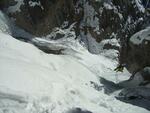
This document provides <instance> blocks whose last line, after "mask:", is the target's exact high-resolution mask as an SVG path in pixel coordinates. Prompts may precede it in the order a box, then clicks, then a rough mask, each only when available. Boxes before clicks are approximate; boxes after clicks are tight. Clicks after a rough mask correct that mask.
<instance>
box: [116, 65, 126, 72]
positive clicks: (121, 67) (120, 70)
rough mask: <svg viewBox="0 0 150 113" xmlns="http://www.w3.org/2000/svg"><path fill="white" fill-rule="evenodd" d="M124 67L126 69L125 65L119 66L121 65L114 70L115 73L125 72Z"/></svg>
mask: <svg viewBox="0 0 150 113" xmlns="http://www.w3.org/2000/svg"><path fill="white" fill-rule="evenodd" d="M124 67H125V64H119V65H118V66H117V67H116V68H115V69H114V71H116V72H123V70H124Z"/></svg>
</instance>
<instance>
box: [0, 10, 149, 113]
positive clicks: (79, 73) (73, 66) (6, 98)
mask: <svg viewBox="0 0 150 113" xmlns="http://www.w3.org/2000/svg"><path fill="white" fill-rule="evenodd" d="M8 23H9V21H7V19H6V18H5V16H4V14H3V13H2V12H0V113H150V111H149V110H148V108H149V107H150V106H149V105H150V102H149V101H148V99H146V98H144V99H143V101H142V100H138V99H136V100H134V101H137V103H138V102H141V104H142V103H144V104H142V105H143V106H138V105H134V102H133V101H132V102H133V104H129V102H123V101H122V100H121V99H120V97H121V96H122V95H120V96H118V94H119V93H120V92H121V90H122V89H123V88H124V87H127V86H125V85H124V82H122V81H125V80H127V79H128V78H129V77H130V73H128V71H127V70H125V71H124V72H123V73H115V72H114V71H113V69H114V68H115V67H116V65H117V60H116V59H111V58H108V57H106V56H105V54H108V53H109V52H110V51H108V53H107V52H106V53H102V54H98V55H94V54H91V53H89V52H88V51H87V49H86V48H85V47H84V45H83V44H81V43H79V41H78V40H75V37H74V35H75V33H74V31H73V30H69V29H66V30H63V31H62V32H64V33H65V34H66V35H67V34H72V35H67V36H66V37H65V38H62V39H59V40H57V41H56V40H55V41H51V40H49V39H48V37H49V36H48V37H42V38H40V37H35V38H34V39H33V40H30V43H26V42H23V41H19V40H17V39H15V38H14V37H12V36H11V35H12V33H11V31H10V29H9V25H10V24H9V25H8ZM18 32H20V30H19V31H15V33H18ZM22 32H23V31H22ZM18 35H19V33H18ZM20 35H26V33H25V32H23V33H21V34H20ZM32 43H36V44H37V43H40V44H43V45H45V44H46V45H47V44H52V45H55V47H54V48H56V49H57V47H58V46H59V47H62V46H63V48H64V49H63V52H62V53H63V54H60V55H53V54H46V53H44V52H43V51H41V50H39V49H38V48H37V47H35V46H34V45H33V44H32ZM57 45H58V46H57ZM50 48H52V47H51V46H50ZM114 54H117V52H111V53H109V55H112V56H115V55H114ZM126 90H127V91H129V89H126ZM126 90H124V91H123V92H122V93H124V94H126V92H127V91H126ZM130 90H131V89H130ZM142 90H144V89H142ZM145 90H146V91H148V90H147V89H145ZM132 91H133V90H131V92H132ZM130 94H131V93H130ZM126 95H127V96H126V97H124V98H127V97H128V94H126ZM131 95H132V94H131ZM137 96H138V95H137ZM116 97H117V98H116ZM118 98H119V99H118ZM146 108H147V109H146Z"/></svg>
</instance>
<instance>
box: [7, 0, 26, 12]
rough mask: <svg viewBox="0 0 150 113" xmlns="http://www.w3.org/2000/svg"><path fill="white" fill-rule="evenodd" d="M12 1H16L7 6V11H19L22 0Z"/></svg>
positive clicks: (22, 3)
mask: <svg viewBox="0 0 150 113" xmlns="http://www.w3.org/2000/svg"><path fill="white" fill-rule="evenodd" d="M14 1H15V2H16V4H15V5H13V6H10V7H9V8H8V12H9V13H15V12H20V11H21V9H20V7H21V5H24V0H14Z"/></svg>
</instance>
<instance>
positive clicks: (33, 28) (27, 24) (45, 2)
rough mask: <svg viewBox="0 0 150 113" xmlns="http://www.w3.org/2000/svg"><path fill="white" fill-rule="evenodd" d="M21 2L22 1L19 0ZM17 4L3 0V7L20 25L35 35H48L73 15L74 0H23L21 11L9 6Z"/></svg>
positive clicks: (9, 0) (12, 0)
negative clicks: (13, 9)
mask: <svg viewBox="0 0 150 113" xmlns="http://www.w3.org/2000/svg"><path fill="white" fill-rule="evenodd" d="M19 2H20V1H19ZM15 5H17V2H16V1H14V0H2V1H1V2H0V6H1V9H3V10H4V11H5V12H7V14H8V15H9V16H10V17H13V18H14V19H15V22H16V24H17V25H18V26H20V27H22V28H23V29H25V30H26V31H28V32H30V33H32V34H35V35H38V36H39V35H46V34H48V33H49V32H50V31H51V30H52V29H53V28H54V27H57V26H60V25H61V24H62V23H63V22H64V21H65V20H68V21H69V20H71V18H72V16H73V12H74V11H73V10H74V8H73V1H72V0H57V1H56V0H23V4H21V6H20V11H16V12H12V11H11V10H10V9H9V7H12V6H15Z"/></svg>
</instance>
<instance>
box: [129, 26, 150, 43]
mask: <svg viewBox="0 0 150 113" xmlns="http://www.w3.org/2000/svg"><path fill="white" fill-rule="evenodd" d="M130 41H131V42H132V43H133V44H136V45H139V44H141V43H143V41H145V44H146V43H147V42H146V41H150V27H148V28H146V29H144V30H142V31H140V32H138V33H136V34H135V35H133V36H132V37H131V38H130Z"/></svg>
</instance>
